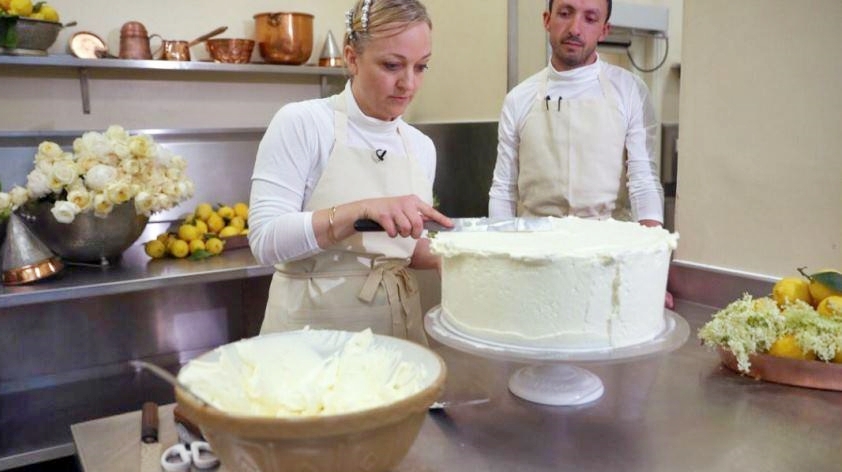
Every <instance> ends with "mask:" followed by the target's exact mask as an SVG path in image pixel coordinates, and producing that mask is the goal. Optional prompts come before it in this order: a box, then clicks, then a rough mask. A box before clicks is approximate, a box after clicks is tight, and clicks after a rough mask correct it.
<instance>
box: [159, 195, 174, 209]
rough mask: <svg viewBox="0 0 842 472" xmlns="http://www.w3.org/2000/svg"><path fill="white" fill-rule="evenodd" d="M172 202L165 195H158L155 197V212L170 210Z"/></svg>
mask: <svg viewBox="0 0 842 472" xmlns="http://www.w3.org/2000/svg"><path fill="white" fill-rule="evenodd" d="M172 205H173V202H172V200H171V199H170V197H168V196H167V195H166V194H163V193H159V194H158V195H156V196H155V205H154V208H155V210H167V209H169V208H172Z"/></svg>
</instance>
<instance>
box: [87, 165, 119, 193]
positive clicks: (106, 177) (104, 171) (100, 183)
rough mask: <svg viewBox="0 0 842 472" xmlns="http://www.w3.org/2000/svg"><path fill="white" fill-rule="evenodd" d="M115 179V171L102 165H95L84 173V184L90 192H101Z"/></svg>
mask: <svg viewBox="0 0 842 472" xmlns="http://www.w3.org/2000/svg"><path fill="white" fill-rule="evenodd" d="M116 178H117V169H115V168H113V167H111V166H107V165H104V164H97V165H95V166H93V167H92V168H91V170H89V171H88V172H86V173H85V184H86V185H87V186H88V188H90V189H92V190H96V191H102V190H105V187H106V186H107V185H108V184H109V183H111V182H113V181H114V180H115V179H116Z"/></svg>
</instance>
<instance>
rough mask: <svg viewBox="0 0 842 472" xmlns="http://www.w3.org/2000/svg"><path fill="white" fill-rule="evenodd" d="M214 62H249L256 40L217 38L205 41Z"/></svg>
mask: <svg viewBox="0 0 842 472" xmlns="http://www.w3.org/2000/svg"><path fill="white" fill-rule="evenodd" d="M205 46H206V47H207V48H208V54H210V56H211V59H213V62H221V63H226V64H247V63H249V62H251V52H252V51H253V50H254V41H252V40H251V39H228V38H216V39H209V40H207V41H206V42H205Z"/></svg>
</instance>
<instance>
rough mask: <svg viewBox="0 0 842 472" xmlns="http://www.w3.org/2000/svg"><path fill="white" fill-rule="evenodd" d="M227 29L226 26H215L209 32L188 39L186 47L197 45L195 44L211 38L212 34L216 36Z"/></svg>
mask: <svg viewBox="0 0 842 472" xmlns="http://www.w3.org/2000/svg"><path fill="white" fill-rule="evenodd" d="M227 30H228V27H227V26H220V27H219V28H216V29H215V30H213V31H211V32H210V33H205V34H203V35H201V36H199V37H198V38H196V39H194V40H192V41H190V42H189V43H187V47H188V48H192V47H193V46H195V45H197V44H199V43H201V42H203V41H207V40H208V39H210V38H213V37H214V36H217V35H220V34H222V33H224V32H226V31H227Z"/></svg>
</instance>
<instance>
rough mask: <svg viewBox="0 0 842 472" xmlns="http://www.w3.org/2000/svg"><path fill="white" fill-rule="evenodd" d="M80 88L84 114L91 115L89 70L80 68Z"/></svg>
mask: <svg viewBox="0 0 842 472" xmlns="http://www.w3.org/2000/svg"><path fill="white" fill-rule="evenodd" d="M79 88H80V89H81V91H82V113H84V114H86V115H90V114H91V95H90V93H89V91H88V68H87V67H80V68H79Z"/></svg>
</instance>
